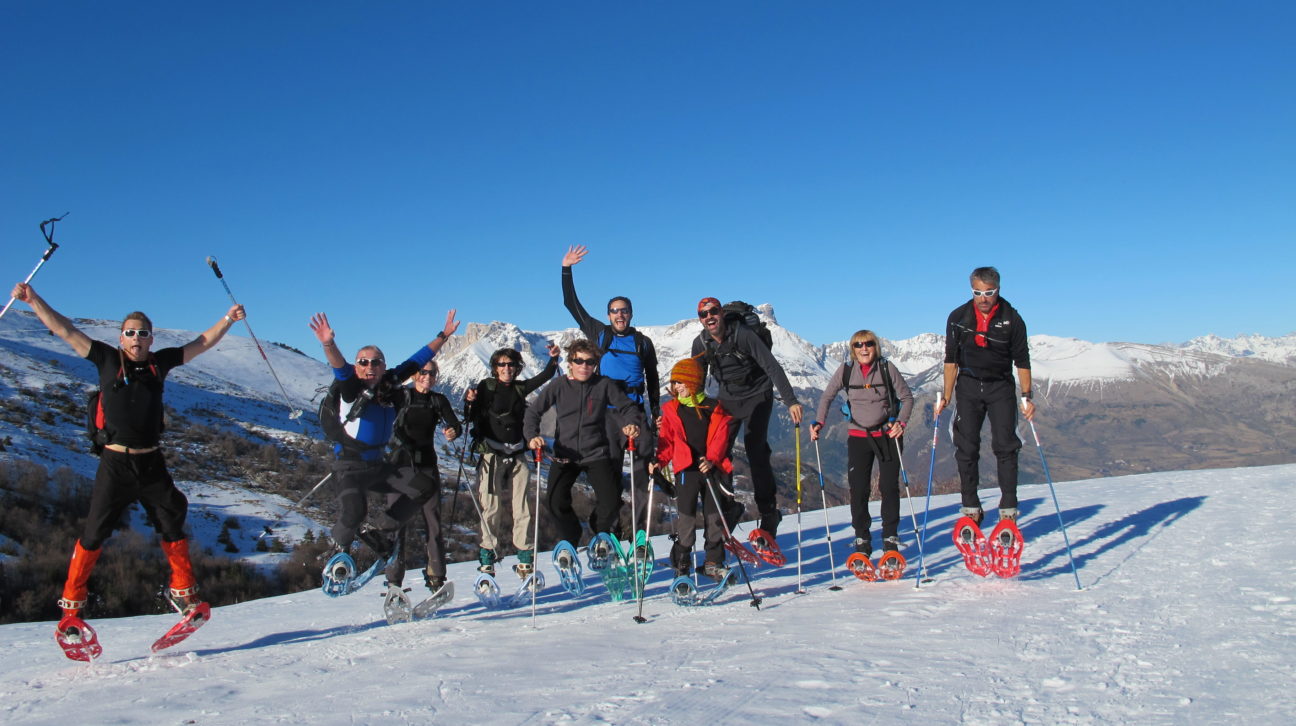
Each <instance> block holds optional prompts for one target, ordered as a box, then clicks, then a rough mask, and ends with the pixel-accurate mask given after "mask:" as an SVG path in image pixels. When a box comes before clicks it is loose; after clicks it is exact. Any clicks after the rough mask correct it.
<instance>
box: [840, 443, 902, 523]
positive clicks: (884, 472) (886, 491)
mask: <svg viewBox="0 0 1296 726" xmlns="http://www.w3.org/2000/svg"><path fill="white" fill-rule="evenodd" d="M879 452H880V453H881V456H879V455H878V454H879ZM875 460H876V461H877V463H878V490H879V491H881V493H882V537H883V538H884V539H885V538H887V537H895V536H897V535H898V534H899V532H900V457H899V456H897V455H896V439H893V438H891V437H890V436H882V437H877V438H874V437H867V438H866V437H863V436H848V437H847V438H846V464H847V473H846V480H847V481H848V482H849V483H850V508H851V525H852V526H853V527H854V528H855V536H856V537H859V538H860V539H862V540H864V541H865V542H870V543H871V542H872V540H871V539H870V537H871V535H870V534H869V526H870V525H872V523H873V517H871V516H870V515H869V508H868V503H869V494H870V493H871V492H872V489H873V486H872V481H871V479H872V475H873V462H874V461H875Z"/></svg>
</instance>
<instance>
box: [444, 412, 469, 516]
mask: <svg viewBox="0 0 1296 726" xmlns="http://www.w3.org/2000/svg"><path fill="white" fill-rule="evenodd" d="M470 403H471V402H470V401H468V400H467V399H465V400H464V407H463V430H464V440H463V445H462V446H460V448H459V473H457V474H455V485H454V498H453V499H451V501H450V519H448V520H446V521H447V522H448V523H454V516H455V512H456V511H458V509H459V487H461V486H463V473H464V459H465V458H466V457H467V456H468V441H469V438H468V406H469V404H470Z"/></svg>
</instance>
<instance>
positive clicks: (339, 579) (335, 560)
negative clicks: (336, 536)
mask: <svg viewBox="0 0 1296 726" xmlns="http://www.w3.org/2000/svg"><path fill="white" fill-rule="evenodd" d="M397 557H400V545H399V544H397V545H396V547H395V548H394V549H392V552H391V554H390V555H388V556H387V557H379V558H378V559H376V560H374V563H373V564H372V565H370V566H369V569H367V570H365V571H364V572H362V573H360V574H359V575H356V574H355V571H356V563H355V560H354V559H352V558H351V555H349V554H347V553H345V552H339V553H337V554H336V555H333V556H332V557H330V558H329V561H328V562H327V563H325V565H324V573H323V580H324V583H323V585H321V589H322V590H324V594H325V595H328V596H329V597H342V596H343V595H350V594H351V593H353V592H355V591H356V590H359V589H360V588H362V587H364V586H365V585H367V584H369V581H370V580H372V579H374V578H375V577H377V576H378V573H380V572H384V571H386V570H387V565H389V564H391V563H392V562H394V561H396V558H397Z"/></svg>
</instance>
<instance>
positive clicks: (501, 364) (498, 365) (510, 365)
mask: <svg viewBox="0 0 1296 726" xmlns="http://www.w3.org/2000/svg"><path fill="white" fill-rule="evenodd" d="M495 367H496V368H521V367H522V364H521V363H514V362H513V361H511V360H502V361H500V362H498V363H496V364H495Z"/></svg>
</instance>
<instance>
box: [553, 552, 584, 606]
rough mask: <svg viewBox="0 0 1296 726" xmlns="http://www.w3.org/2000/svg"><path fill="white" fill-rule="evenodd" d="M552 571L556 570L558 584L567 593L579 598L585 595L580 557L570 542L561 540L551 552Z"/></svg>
mask: <svg viewBox="0 0 1296 726" xmlns="http://www.w3.org/2000/svg"><path fill="white" fill-rule="evenodd" d="M553 563H554V569H556V570H558V584H560V585H562V589H564V590H566V591H567V592H568V593H570V594H572V595H575V596H576V597H580V596H581V595H583V594H585V579H584V577H583V573H582V571H581V563H580V557H579V556H578V555H577V554H576V548H575V547H573V546H572V543H571V542H568V541H567V540H563V541H561V542H559V543H558V546H557V547H555V548H554V551H553Z"/></svg>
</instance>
